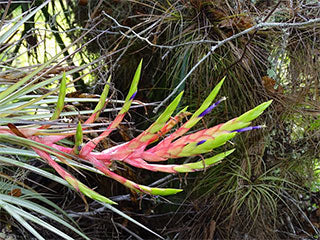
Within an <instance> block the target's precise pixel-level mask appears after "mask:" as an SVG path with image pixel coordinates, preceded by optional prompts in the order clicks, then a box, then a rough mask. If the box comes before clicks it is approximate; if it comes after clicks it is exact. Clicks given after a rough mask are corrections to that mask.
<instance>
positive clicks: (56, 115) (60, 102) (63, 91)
mask: <svg viewBox="0 0 320 240" xmlns="http://www.w3.org/2000/svg"><path fill="white" fill-rule="evenodd" d="M66 85H67V78H66V73H65V72H64V73H63V75H62V79H61V84H60V92H59V97H58V102H57V107H56V110H55V112H54V113H53V115H52V116H51V118H50V120H56V119H58V118H59V116H60V113H61V111H62V109H63V108H64V99H65V97H66V91H67V87H66Z"/></svg>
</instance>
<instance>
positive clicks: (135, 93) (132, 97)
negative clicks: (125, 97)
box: [129, 91, 137, 101]
mask: <svg viewBox="0 0 320 240" xmlns="http://www.w3.org/2000/svg"><path fill="white" fill-rule="evenodd" d="M136 95H137V91H136V92H134V93H133V94H132V96H131V97H130V99H129V101H131V100H133V99H134V97H135V96H136Z"/></svg>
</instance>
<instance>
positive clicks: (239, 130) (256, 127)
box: [231, 125, 265, 132]
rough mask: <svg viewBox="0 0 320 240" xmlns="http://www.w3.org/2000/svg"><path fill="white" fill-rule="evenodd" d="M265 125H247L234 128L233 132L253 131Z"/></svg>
mask: <svg viewBox="0 0 320 240" xmlns="http://www.w3.org/2000/svg"><path fill="white" fill-rule="evenodd" d="M264 127H265V126H264V125H262V126H261V125H259V126H250V127H245V128H240V129H237V130H233V131H231V132H246V131H251V130H254V129H259V128H264Z"/></svg>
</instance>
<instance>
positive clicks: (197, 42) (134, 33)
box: [102, 11, 218, 49]
mask: <svg viewBox="0 0 320 240" xmlns="http://www.w3.org/2000/svg"><path fill="white" fill-rule="evenodd" d="M102 13H103V14H104V15H105V16H106V17H108V18H109V19H111V20H112V21H113V22H114V23H115V24H116V25H117V27H120V28H125V29H128V32H132V33H133V35H134V36H129V35H128V34H126V33H123V32H122V31H119V33H121V34H122V35H123V36H125V37H126V38H129V39H131V38H134V37H136V38H138V39H140V40H142V41H145V42H146V43H148V44H149V45H150V46H152V47H157V48H161V49H162V48H165V49H174V48H177V47H181V46H185V45H193V44H204V43H218V41H213V40H205V39H203V40H199V41H190V42H185V43H180V44H176V45H158V44H154V43H152V42H151V41H150V40H149V39H148V37H142V36H141V34H143V33H144V32H146V30H147V29H145V30H143V31H142V32H140V33H136V32H135V31H134V30H133V29H132V28H130V27H128V26H124V25H121V24H120V23H119V22H118V21H117V20H116V19H114V18H113V17H111V16H110V15H109V14H107V13H105V12H104V11H103V12H102ZM156 23H158V22H155V23H154V24H153V25H155V24H156ZM153 25H152V26H151V27H153ZM149 28H150V27H149Z"/></svg>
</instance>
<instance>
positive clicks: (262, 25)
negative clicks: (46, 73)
mask: <svg viewBox="0 0 320 240" xmlns="http://www.w3.org/2000/svg"><path fill="white" fill-rule="evenodd" d="M319 22H320V18H315V19H311V20H309V21H306V22H297V23H275V22H270V23H258V24H257V25H255V26H253V27H250V28H248V29H246V30H244V31H242V32H239V33H237V34H234V35H232V36H231V37H228V38H226V39H224V40H222V41H219V42H218V43H217V44H216V45H214V46H212V47H211V49H210V51H209V52H208V53H207V54H206V55H205V56H204V57H203V58H201V59H200V60H199V62H198V63H197V64H196V65H194V66H193V67H192V68H191V70H190V71H189V72H188V74H187V75H186V76H185V77H184V78H183V79H182V80H181V81H180V83H179V84H178V85H177V86H176V87H175V89H174V90H173V91H172V92H171V93H170V94H169V96H168V97H166V98H165V99H164V100H163V101H162V102H161V103H160V104H159V105H158V106H157V107H156V108H155V109H154V110H153V112H154V113H156V112H158V110H159V108H160V107H162V106H163V105H164V104H165V103H166V102H167V101H168V100H169V99H170V98H171V97H172V96H174V95H175V94H176V92H177V91H178V89H179V88H180V86H181V85H182V84H184V82H185V81H186V79H187V78H188V77H189V76H190V75H191V73H192V72H193V71H194V70H195V69H196V68H197V67H198V66H199V65H200V64H201V63H202V62H203V61H204V60H205V59H207V58H208V57H209V56H210V55H211V54H212V53H214V52H215V50H216V49H217V48H219V47H221V46H222V45H224V44H225V43H227V42H230V41H232V40H234V39H236V38H238V37H241V36H243V35H245V34H249V33H250V32H252V31H254V30H257V29H262V28H291V27H292V28H298V27H301V26H306V25H311V24H314V23H319Z"/></svg>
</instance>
